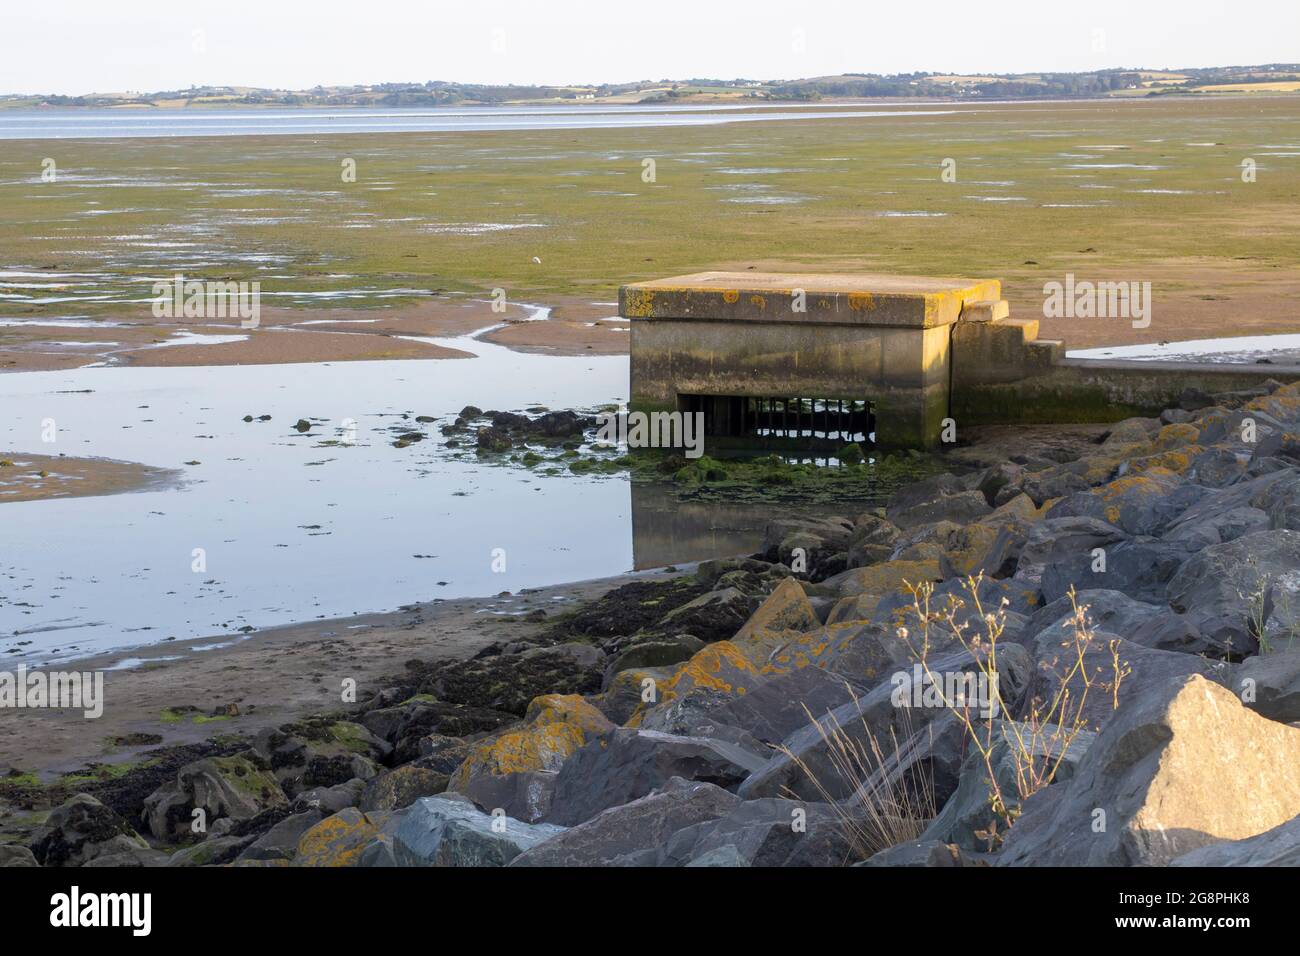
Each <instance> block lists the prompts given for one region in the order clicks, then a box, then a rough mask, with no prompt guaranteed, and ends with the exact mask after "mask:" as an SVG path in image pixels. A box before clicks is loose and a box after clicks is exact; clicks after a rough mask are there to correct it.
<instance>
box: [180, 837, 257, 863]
mask: <svg viewBox="0 0 1300 956" xmlns="http://www.w3.org/2000/svg"><path fill="white" fill-rule="evenodd" d="M252 842H253V837H251V836H216V835H213V836H209V837H208V838H207V839H206V840H204V841H203V842H202V843H196V844H194V846H187V847H185V848H184V849H183V850H177V851H176V852H175V853H173V854H172V855H171V856H170V857H169V858H168V860H167V863H166V865H167V866H169V867H177V866H224V865H225V864H227V863H233V862H234V861H235V860H236V859H237V858H238V857H239V855H240V853H241V852H242V851H243V850H244V849H245V848H246V847H248V845H249V844H251V843H252Z"/></svg>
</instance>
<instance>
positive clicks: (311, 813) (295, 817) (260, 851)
mask: <svg viewBox="0 0 1300 956" xmlns="http://www.w3.org/2000/svg"><path fill="white" fill-rule="evenodd" d="M322 819H324V816H323V814H322V813H321V812H320V811H319V810H304V811H303V812H302V813H292V814H290V815H289V816H287V817H285V818H284V819H283V820H281V821H280V822H279V823H277V824H275V826H273V827H271V829H269V830H267V831H266V832H265V833H263V834H262V835H261V836H259V837H258V838H257V839H256V840H254V841H253V842H252V843H251V844H250V845H249V846H248V847H247V849H245V850H244V851H243V852H242V853H240V854H239V859H240V860H292V859H293V858H294V856H295V855H297V852H298V844H299V842H300V841H301V840H302V837H303V834H305V833H306V832H307V831H308V830H310V829H311V828H312V827H314V826H315V825H316V824H318V823H320V822H321V820H322Z"/></svg>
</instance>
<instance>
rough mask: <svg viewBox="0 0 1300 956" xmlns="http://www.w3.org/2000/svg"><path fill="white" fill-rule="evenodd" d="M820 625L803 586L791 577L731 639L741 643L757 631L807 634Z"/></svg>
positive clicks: (773, 592) (782, 582)
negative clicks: (802, 632) (803, 632)
mask: <svg viewBox="0 0 1300 956" xmlns="http://www.w3.org/2000/svg"><path fill="white" fill-rule="evenodd" d="M820 623H821V622H820V621H819V620H818V619H817V612H816V611H814V610H813V606H812V603H811V602H810V601H809V600H808V595H807V594H805V593H804V589H803V585H802V584H800V583H799V582H798V581H797V580H795V579H794V578H785V579H784V580H782V581H781V583H780V584H778V585H777V586H776V587H775V588H773V590H772V593H771V594H769V595H768V596H767V597H766V598H765V599H764V601H763V603H762V604H760V605H759V606H758V610H756V611H755V612H754V613H753V614H751V615H750V616H749V620H748V621H746V622H745V624H744V626H742V627H741V629H740V630H739V631H737V632H736V636H735V637H734V638H732V640H733V641H736V642H737V643H740V642H743V641H745V640H746V639H747V638H749V637H750V636H751V635H753V634H755V633H756V632H758V631H808V630H812V629H813V628H814V627H816V626H817V625H818V624H820Z"/></svg>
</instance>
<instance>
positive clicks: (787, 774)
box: [737, 644, 1032, 800]
mask: <svg viewBox="0 0 1300 956" xmlns="http://www.w3.org/2000/svg"><path fill="white" fill-rule="evenodd" d="M997 654H998V668H999V671H998V677H999V692H1000V694H1001V696H1002V698H1003V699H1004V700H1005V701H1006V702H1007V704H1008V706H1010V707H1015V706H1017V705H1018V704H1019V702H1020V699H1021V696H1022V695H1023V693H1024V691H1025V688H1026V686H1027V685H1028V683H1029V680H1030V677H1031V670H1032V659H1031V657H1030V655H1029V653H1028V652H1027V651H1026V650H1025V649H1024V648H1023V647H1021V646H1020V645H1018V644H1006V645H1004V646H1000V647H999V648H998V652H997ZM929 666H930V670H931V672H932V673H933V674H934V675H936V677H938V678H941V679H947V678H949V677H956V676H957V675H960V674H977V672H978V671H979V668H980V664H979V663H977V660H976V658H975V657H974V656H972V655H971V654H970V653H968V652H966V651H953V652H949V653H946V654H936V655H935V656H933V657H932V658H931V659H930V662H929ZM913 677H914V675H913V672H912V671H911V670H910V669H906V670H904V669H900V671H899V672H898V675H897V676H896V677H891V679H889V680H886V681H884V682H882V683H880V684H879V685H878V686H877V687H876V688H875V689H874V690H872V691H871V692H870V693H869V694H867V695H865V696H863V697H861V698H858V699H857V700H853V701H850V702H848V703H846V704H843V705H841V706H840V707H837V708H836V709H835V710H833V711H831V712H830V713H828V714H824V715H819V716H818V718H817V720H816V721H815V722H809V723H805V724H804V725H803V726H802V727H801V728H800V729H799V730H797V731H795V732H794V733H792V734H791V735H790V736H788V737H787V738H786V739H785V741H784V742H783V744H782V746H783V748H784V749H783V752H780V753H776V754H773V755H772V757H771V758H770V759H769V760H768V761H767V762H766V763H765V764H764V765H763V766H762V767H760V768H758V769H757V770H755V771H754V772H753V773H752V774H751V775H750V776H749V777H748V779H746V780H745V782H744V783H743V784H742V785H741V787H740V789H739V790H738V791H737V792H738V793H739V795H740V796H741V797H742V798H744V799H747V800H748V799H756V798H759V797H777V796H788V795H794V796H796V797H799V798H801V799H805V800H820V799H825V797H824V796H823V794H824V793H825V794H829V795H830V796H831V797H834V798H836V799H842V798H845V797H848V796H850V795H851V794H852V793H853V791H854V789H855V788H856V786H857V785H858V784H859V782H860V781H859V780H858V779H857V778H856V777H855V778H854V779H846V778H845V776H844V775H843V774H842V773H841V772H840V771H839V769H837V766H836V761H835V759H834V753H833V750H832V744H831V743H830V740H831V739H833V738H834V736H835V734H836V732H837V731H838V732H839V733H842V734H843V735H844V736H845V737H846V738H847V739H848V740H849V741H851V742H852V744H851V745H852V746H854V747H856V748H858V749H859V750H860V752H862V753H866V754H870V753H872V752H873V749H874V747H879V748H880V749H881V750H882V751H884V752H885V753H888V752H890V751H891V750H892V749H893V744H892V742H893V741H895V740H897V741H900V742H901V741H907V740H909V739H911V738H912V737H913V735H915V734H917V733H919V732H921V731H922V730H923V729H924V728H925V727H926V725H927V724H929V722H930V721H932V720H934V719H935V718H936V717H939V716H941V715H944V714H946V713H948V712H949V711H948V708H947V707H946V706H944V705H943V704H942V703H940V704H937V705H936V706H924V700H925V698H924V697H923V696H922V698H921V701H922V706H914V704H915V701H914V700H913V696H912V695H911V693H910V691H909V688H910V687H911V686H912V683H913ZM785 751H788V753H787V752H785Z"/></svg>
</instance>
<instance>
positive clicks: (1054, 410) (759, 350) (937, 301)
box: [619, 272, 1300, 448]
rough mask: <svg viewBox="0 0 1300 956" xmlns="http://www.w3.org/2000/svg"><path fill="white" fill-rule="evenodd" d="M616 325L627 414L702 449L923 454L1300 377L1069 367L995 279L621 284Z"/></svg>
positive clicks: (740, 276)
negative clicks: (689, 437)
mask: <svg viewBox="0 0 1300 956" xmlns="http://www.w3.org/2000/svg"><path fill="white" fill-rule="evenodd" d="M619 314H620V315H622V316H624V317H626V318H628V319H630V320H631V351H632V361H631V402H630V405H631V407H632V408H634V409H638V410H643V411H656V410H659V411H693V412H703V413H704V416H705V435H706V441H707V442H708V443H710V447H711V448H718V447H723V446H726V445H735V444H737V443H739V444H746V445H749V444H752V445H754V446H757V447H762V446H764V445H767V444H770V443H771V441H772V440H773V439H774V438H780V439H783V440H788V441H794V442H796V443H798V442H804V443H807V444H809V445H815V444H816V443H818V442H820V443H822V444H823V445H825V444H828V443H834V444H844V443H846V442H847V441H861V440H863V439H865V438H866V437H867V436H868V435H870V434H871V433H872V432H873V431H874V437H875V441H876V444H878V445H881V446H885V447H895V448H898V447H903V448H932V447H934V446H935V445H937V444H938V443H939V442H940V440H941V437H943V432H944V423H945V420H946V419H951V420H952V421H953V423H955V424H956V425H958V426H966V425H981V424H998V423H1011V422H1086V421H1116V420H1118V419H1122V418H1126V417H1129V416H1132V415H1151V414H1159V413H1160V411H1162V410H1163V409H1165V408H1169V407H1173V406H1176V405H1177V404H1178V401H1179V396H1180V394H1181V393H1182V392H1183V390H1184V389H1187V388H1193V389H1199V390H1202V391H1205V392H1210V393H1213V392H1223V391H1232V390H1238V389H1244V388H1252V387H1255V386H1258V385H1261V384H1263V383H1264V382H1265V381H1266V380H1267V379H1268V378H1270V377H1275V378H1279V379H1293V378H1300V367H1284V368H1283V367H1278V366H1264V367H1262V368H1261V367H1260V366H1253V365H1247V366H1235V367H1234V366H1229V365H1210V364H1195V363H1187V362H1168V363H1158V362H1123V361H1098V360H1092V359H1079V358H1065V357H1064V353H1063V350H1062V345H1061V343H1060V342H1056V341H1050V340H1043V339H1039V338H1038V320H1037V319H1013V318H1010V316H1009V310H1008V306H1007V303H1006V301H1005V300H1003V299H1002V284H1001V282H999V281H997V280H992V279H986V280H971V279H935V278H923V277H911V276H873V275H862V276H853V275H816V274H798V273H793V274H764V273H753V272H702V273H698V274H695V275H687V276H679V277H676V278H672V279H658V280H655V281H652V282H641V283H636V284H634V285H628V286H624V287H623V288H622V289H620V290H619ZM1084 321H1112V320H1097V319H1090V320H1084ZM1118 321H1125V320H1122V319H1121V320H1118Z"/></svg>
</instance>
